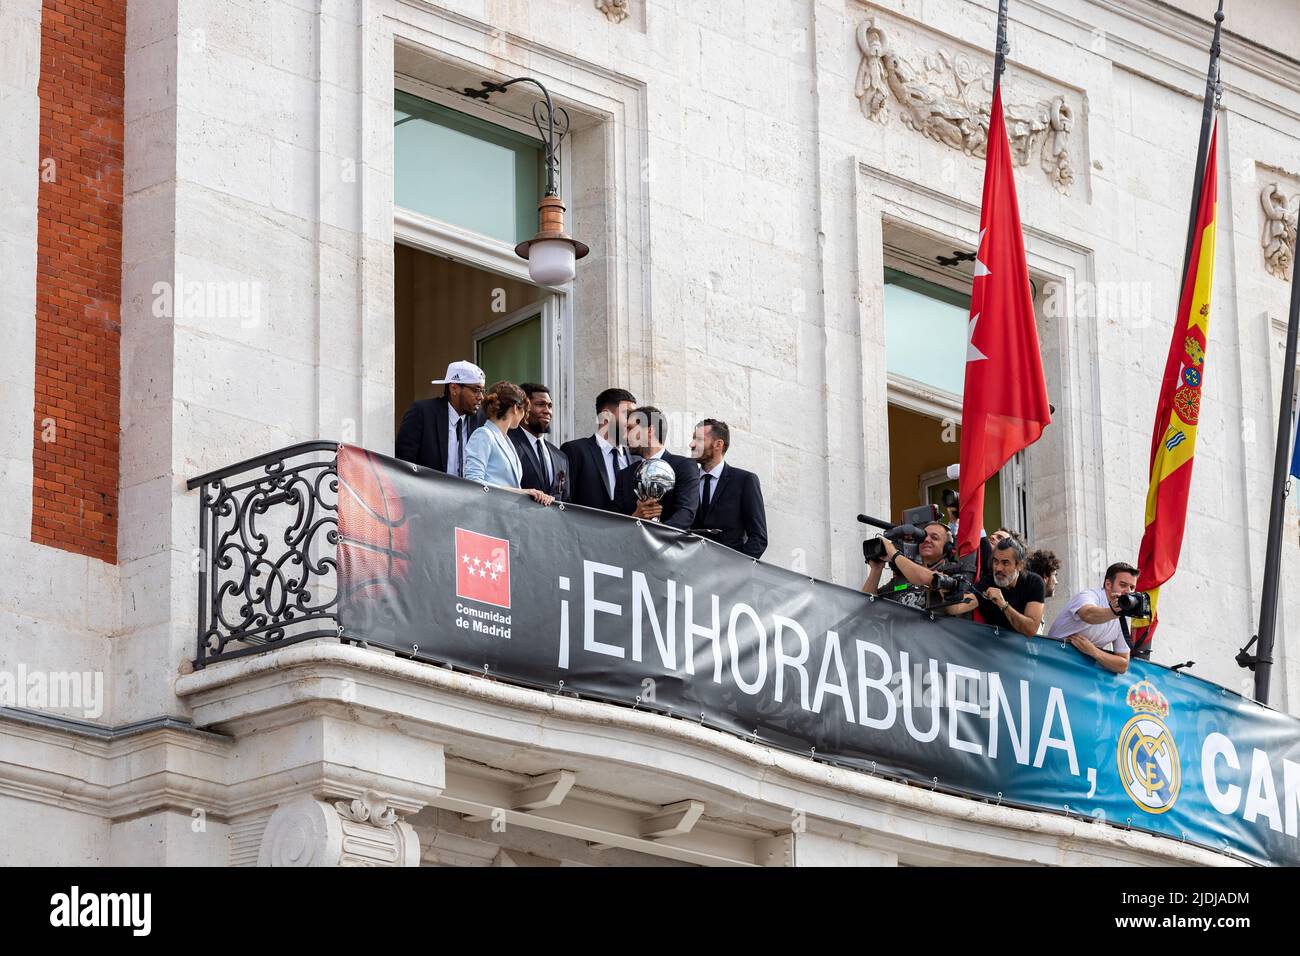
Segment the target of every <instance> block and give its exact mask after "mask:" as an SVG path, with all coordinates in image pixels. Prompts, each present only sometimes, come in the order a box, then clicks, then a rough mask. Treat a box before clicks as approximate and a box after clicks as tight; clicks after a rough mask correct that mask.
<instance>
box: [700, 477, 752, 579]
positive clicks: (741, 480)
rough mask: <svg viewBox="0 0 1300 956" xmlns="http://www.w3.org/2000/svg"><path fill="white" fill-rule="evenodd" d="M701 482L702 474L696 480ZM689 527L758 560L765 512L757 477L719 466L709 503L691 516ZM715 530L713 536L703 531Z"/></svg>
mask: <svg viewBox="0 0 1300 956" xmlns="http://www.w3.org/2000/svg"><path fill="white" fill-rule="evenodd" d="M703 480H704V474H703V472H701V473H700V481H701V482H702V481H703ZM691 527H692V528H693V529H695V530H696V531H698V532H699V533H700V534H701V535H702V536H703V537H706V538H711V539H712V540H714V541H717V542H718V543H719V544H725V545H726V546H727V547H729V548H735V549H736V550H737V551H742V552H744V553H745V554H747V555H749V556H750V557H751V558H761V557H762V556H763V552H764V551H766V550H767V512H766V510H765V509H764V507H763V491H762V489H761V488H759V486H758V475H756V474H754V473H753V472H752V471H745V469H743V468H735V467H733V466H732V465H723V466H722V474H721V475H720V476H719V477H718V480H717V483H716V484H715V485H714V487H713V491H712V493H711V494H710V495H709V503H708V504H707V505H705V506H704V507H702V508H700V509H699V511H697V512H696V513H695V521H694V522H693V523H692V524H691ZM707 528H716V529H717V533H716V534H706V533H705V531H704V530H703V529H707Z"/></svg>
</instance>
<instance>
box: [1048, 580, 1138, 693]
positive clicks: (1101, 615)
mask: <svg viewBox="0 0 1300 956" xmlns="http://www.w3.org/2000/svg"><path fill="white" fill-rule="evenodd" d="M1137 578H1138V569H1137V568H1135V567H1133V565H1131V564H1125V563H1124V562H1123V561H1119V562H1116V563H1115V564H1112V565H1111V566H1110V567H1109V568H1107V569H1106V581H1105V583H1104V585H1103V586H1102V587H1099V588H1089V589H1088V590H1086V591H1080V592H1079V593H1078V594H1076V595H1075V596H1074V597H1072V598H1071V599H1070V603H1069V604H1067V605H1066V606H1065V609H1064V610H1063V611H1061V613H1060V614H1058V615H1056V620H1054V621H1053V622H1052V626H1051V628H1049V629H1048V631H1047V636H1048V637H1049V638H1056V639H1058V640H1065V639H1068V640H1069V642H1070V643H1071V644H1073V645H1074V646H1075V648H1076V649H1077V650H1079V651H1080V652H1081V653H1082V654H1083V655H1084V656H1085V657H1091V658H1092V659H1093V660H1095V661H1096V662H1097V663H1098V664H1100V665H1101V666H1102V667H1104V668H1106V670H1108V671H1110V672H1111V673H1114V674H1123V673H1124V672H1125V671H1127V670H1128V659H1129V640H1130V639H1129V633H1128V621H1127V620H1125V618H1127V617H1140V616H1141V615H1142V611H1143V609H1144V608H1145V609H1146V611H1147V613H1150V602H1149V601H1148V600H1147V599H1146V595H1145V594H1139V593H1134V592H1135V591H1136V590H1137Z"/></svg>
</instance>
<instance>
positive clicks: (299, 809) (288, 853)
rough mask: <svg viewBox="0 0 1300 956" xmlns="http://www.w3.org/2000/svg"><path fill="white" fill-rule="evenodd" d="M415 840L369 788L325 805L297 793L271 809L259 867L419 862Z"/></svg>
mask: <svg viewBox="0 0 1300 956" xmlns="http://www.w3.org/2000/svg"><path fill="white" fill-rule="evenodd" d="M419 864H420V841H419V838H418V837H417V836H416V834H415V830H414V829H413V828H412V827H411V825H410V824H409V823H405V822H403V821H401V820H399V819H398V818H397V811H396V810H394V809H393V808H392V807H390V806H389V805H388V801H387V800H386V799H385V798H384V797H382V796H381V795H379V794H377V793H375V792H374V791H370V790H368V791H366V792H365V793H364V794H363V795H362V796H361V797H360V798H358V799H356V800H352V801H346V800H338V801H335V802H334V803H332V804H331V803H329V802H327V801H325V800H318V799H316V798H315V797H311V796H302V797H298V798H297V799H295V800H291V801H289V802H288V803H284V804H281V805H280V806H279V807H277V808H276V811H275V813H273V814H272V815H271V819H270V820H268V821H267V824H266V830H265V832H264V833H263V834H262V846H261V850H260V852H259V853H258V856H257V865H258V866H419Z"/></svg>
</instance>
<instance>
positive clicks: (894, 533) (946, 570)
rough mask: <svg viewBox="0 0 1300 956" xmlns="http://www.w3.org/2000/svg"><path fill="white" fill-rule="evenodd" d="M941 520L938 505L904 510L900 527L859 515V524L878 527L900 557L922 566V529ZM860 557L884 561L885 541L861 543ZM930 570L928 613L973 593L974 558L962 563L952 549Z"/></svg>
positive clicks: (958, 601)
mask: <svg viewBox="0 0 1300 956" xmlns="http://www.w3.org/2000/svg"><path fill="white" fill-rule="evenodd" d="M945 504H946V503H945ZM940 520H942V519H941V518H940V516H939V506H938V505H933V504H929V505H918V506H917V507H915V508H908V509H906V510H905V511H904V512H903V520H902V522H901V523H899V524H891V523H889V522H888V521H883V520H881V519H880V518H873V517H872V516H871V515H861V514H860V515H858V521H860V522H862V523H863V524H869V525H871V526H872V527H874V528H880V529H881V530H882V531H883V532H884V534H883V537H886V538H888V539H889V540H890V541H892V542H893V543H894V547H896V548H897V549H898V551H899V553H900V554H901V555H902V556H903V557H905V558H907V559H909V560H911V561H915V562H917V563H918V564H920V563H922V562H921V559H920V546H921V542H922V541H924V540H925V526H926V525H927V524H929V523H930V522H932V521H940ZM862 556H863V558H864V559H866V561H868V562H871V561H883V560H884V557H885V545H884V542H883V541H881V540H880V538H868V539H867V540H866V541H864V542H862ZM930 570H931V571H933V572H934V577H933V579H932V584H931V587H930V592H929V596H928V604H927V607H928V609H929V610H931V611H936V610H940V609H942V608H945V607H948V606H949V605H950V604H959V603H961V602H962V601H964V600H965V599H966V596H967V595H968V594H970V593H971V591H972V590H973V588H972V584H973V582H974V580H975V565H974V556H973V555H971V556H968V560H966V561H962V560H960V559H958V558H957V555H956V551H955V549H952V548H950V549H949V551H948V554H947V555H946V556H945V560H944V561H941V562H940V563H939V564H936V565H935V566H933V567H932V568H931V569H930Z"/></svg>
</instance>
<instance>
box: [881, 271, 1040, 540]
mask: <svg viewBox="0 0 1300 956" xmlns="http://www.w3.org/2000/svg"><path fill="white" fill-rule="evenodd" d="M969 323H970V295H969V293H968V292H963V291H959V290H957V289H955V288H951V287H949V286H945V285H940V284H939V283H937V282H932V281H930V280H928V279H923V278H920V277H919V276H916V275H912V274H910V273H907V272H903V271H900V270H898V269H892V268H887V269H886V270H885V366H886V370H887V371H888V374H889V491H890V499H891V504H892V511H893V518H894V519H895V520H897V519H898V518H899V516H900V512H902V510H903V509H904V508H910V507H913V506H914V505H918V504H941V503H942V497H943V492H944V490H945V489H952V490H953V491H956V490H957V484H958V483H957V482H956V481H954V480H952V479H950V478H948V475H947V470H948V467H949V466H950V465H955V464H957V462H958V459H959V457H960V454H961V424H960V421H961V399H962V392H963V390H964V387H965V381H966V349H967V342H968V334H967V329H968V327H969ZM1002 521H1003V517H1002V476H1001V475H997V476H995V477H994V478H993V479H992V480H991V481H990V482H989V483H988V485H987V486H986V487H985V492H984V526H985V528H987V529H989V530H990V531H991V530H993V529H995V528H998V527H1000V526H1001V524H1002ZM1021 530H1023V529H1021Z"/></svg>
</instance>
